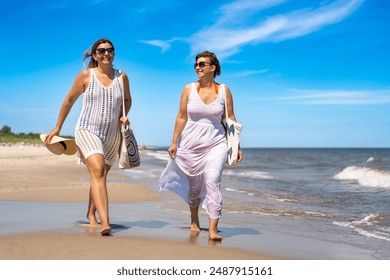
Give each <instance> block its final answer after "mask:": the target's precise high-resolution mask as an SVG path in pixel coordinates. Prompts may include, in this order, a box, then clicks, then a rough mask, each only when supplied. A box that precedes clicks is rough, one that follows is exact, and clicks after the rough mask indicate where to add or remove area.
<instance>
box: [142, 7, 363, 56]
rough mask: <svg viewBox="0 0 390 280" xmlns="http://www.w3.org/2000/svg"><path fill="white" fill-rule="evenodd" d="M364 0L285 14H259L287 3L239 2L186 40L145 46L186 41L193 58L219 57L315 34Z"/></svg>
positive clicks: (163, 46) (159, 44) (165, 47)
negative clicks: (207, 54) (205, 53)
mask: <svg viewBox="0 0 390 280" xmlns="http://www.w3.org/2000/svg"><path fill="white" fill-rule="evenodd" d="M363 1H364V0H338V1H334V2H332V3H330V4H322V3H323V2H322V1H318V2H320V3H317V6H318V7H317V8H304V9H299V10H294V11H288V12H285V13H284V14H274V15H272V14H266V16H263V17H261V19H260V20H259V19H256V17H255V16H257V18H260V16H258V15H259V13H260V12H262V11H264V10H265V9H268V8H271V7H275V6H279V5H283V4H284V3H285V2H287V0H263V1H259V0H236V1H233V2H230V3H228V4H225V5H222V6H221V7H220V8H219V9H218V10H217V12H216V21H215V22H214V23H213V24H211V25H210V26H206V27H204V28H202V29H201V30H200V31H198V32H196V33H194V34H192V35H190V36H189V37H187V38H174V39H171V40H146V41H140V42H142V43H146V44H150V45H153V46H157V47H160V48H161V50H162V52H165V51H167V50H169V49H170V47H171V44H172V42H174V41H178V40H180V41H184V42H187V43H188V44H190V46H191V55H193V54H195V53H198V52H201V51H204V50H213V52H215V53H217V54H218V57H219V58H226V57H229V56H231V55H234V54H236V53H238V52H240V49H241V47H243V46H245V45H248V44H253V45H256V44H260V43H263V42H279V41H283V40H288V39H292V38H297V37H300V36H304V35H307V34H310V33H312V32H315V31H317V30H319V29H321V28H322V27H324V26H326V25H329V24H334V23H337V22H339V21H342V20H344V19H345V18H346V17H348V16H349V15H350V14H352V13H353V12H354V11H355V10H356V9H357V8H359V6H360V5H361V4H362V3H363Z"/></svg>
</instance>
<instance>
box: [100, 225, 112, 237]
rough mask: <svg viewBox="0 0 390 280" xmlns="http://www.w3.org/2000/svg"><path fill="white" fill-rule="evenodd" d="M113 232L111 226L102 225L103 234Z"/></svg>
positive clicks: (106, 234) (101, 232) (101, 231)
mask: <svg viewBox="0 0 390 280" xmlns="http://www.w3.org/2000/svg"><path fill="white" fill-rule="evenodd" d="M110 233H111V227H102V229H101V230H100V234H101V235H102V236H108V235H110Z"/></svg>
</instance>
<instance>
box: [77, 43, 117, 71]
mask: <svg viewBox="0 0 390 280" xmlns="http://www.w3.org/2000/svg"><path fill="white" fill-rule="evenodd" d="M104 43H108V44H110V45H111V47H112V48H114V44H113V43H112V42H111V41H110V40H108V39H107V38H102V39H99V40H97V41H96V42H95V43H94V44H93V45H92V47H91V48H90V49H88V50H86V51H85V52H84V59H83V61H85V60H86V59H87V58H90V60H89V63H88V66H87V68H94V67H96V66H97V65H98V64H97V62H96V60H95V59H93V57H92V54H94V53H96V50H97V48H98V46H99V45H100V44H104ZM114 49H115V48H114Z"/></svg>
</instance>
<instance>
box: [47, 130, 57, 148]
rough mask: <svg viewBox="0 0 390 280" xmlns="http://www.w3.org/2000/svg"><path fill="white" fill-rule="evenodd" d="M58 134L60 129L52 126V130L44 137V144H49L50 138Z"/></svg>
mask: <svg viewBox="0 0 390 280" xmlns="http://www.w3.org/2000/svg"><path fill="white" fill-rule="evenodd" d="M59 134H60V129H58V128H54V129H53V130H52V131H50V132H49V134H48V135H47V136H46V139H45V144H50V142H51V139H52V138H53V137H54V136H56V135H57V136H58V135H59Z"/></svg>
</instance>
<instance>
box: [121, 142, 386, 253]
mask: <svg viewBox="0 0 390 280" xmlns="http://www.w3.org/2000/svg"><path fill="white" fill-rule="evenodd" d="M243 152H244V159H243V161H242V162H240V163H239V164H238V165H235V166H228V165H226V166H225V169H224V172H223V176H222V186H221V190H222V194H223V214H222V218H221V219H220V229H221V233H220V234H221V235H222V236H223V237H224V239H225V237H232V238H233V237H234V236H236V237H237V238H239V235H240V234H242V235H243V236H251V238H252V239H251V240H252V241H251V243H252V244H259V246H262V247H263V249H264V250H265V251H267V249H268V250H269V252H274V253H275V250H276V252H279V253H281V254H282V255H284V256H287V257H292V258H305V257H306V256H307V257H308V258H314V259H318V258H320V259H354V258H357V259H361V258H363V259H366V258H367V259H380V260H388V259H390V149H388V148H247V149H243ZM167 161H168V154H167V149H166V148H164V147H151V148H148V149H147V150H145V151H143V152H142V153H141V166H140V167H138V168H134V169H129V170H120V171H118V172H121V173H122V174H125V175H126V176H129V177H131V178H132V182H134V183H142V184H146V185H147V186H148V187H149V188H150V189H151V190H152V191H154V192H157V193H161V192H160V191H159V187H158V179H159V176H160V174H161V172H162V170H163V169H164V168H165V166H166V164H167ZM164 192H165V191H164ZM159 208H160V209H159V210H160V211H165V212H167V213H170V215H173V216H174V215H179V213H183V211H184V212H185V211H187V210H188V209H187V206H186V205H185V204H184V202H183V201H181V199H180V198H179V197H178V196H176V195H174V194H173V195H172V196H171V197H169V199H166V198H164V197H163V198H162V201H161V202H160V203H159ZM175 213H177V214H175ZM201 215H203V216H204V215H206V214H205V213H201ZM266 232H267V233H273V235H274V237H275V238H271V239H269V238H268V239H267V238H266V236H267V235H266V234H263V233H266ZM278 236H281V237H280V238H279V239H278ZM275 240H277V242H275ZM311 241H313V242H311ZM233 243H234V242H233ZM272 243H274V244H272ZM276 243H277V244H276ZM295 243H296V244H295ZM318 244H322V245H321V246H318ZM328 244H332V245H331V246H328ZM250 246H251V245H250V244H249V245H248V247H250ZM252 246H254V245H252ZM283 248H284V249H283ZM354 248H355V249H357V251H358V252H360V253H361V252H367V255H364V254H363V255H362V254H360V253H356V254H355V255H354ZM305 254H308V255H305Z"/></svg>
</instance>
